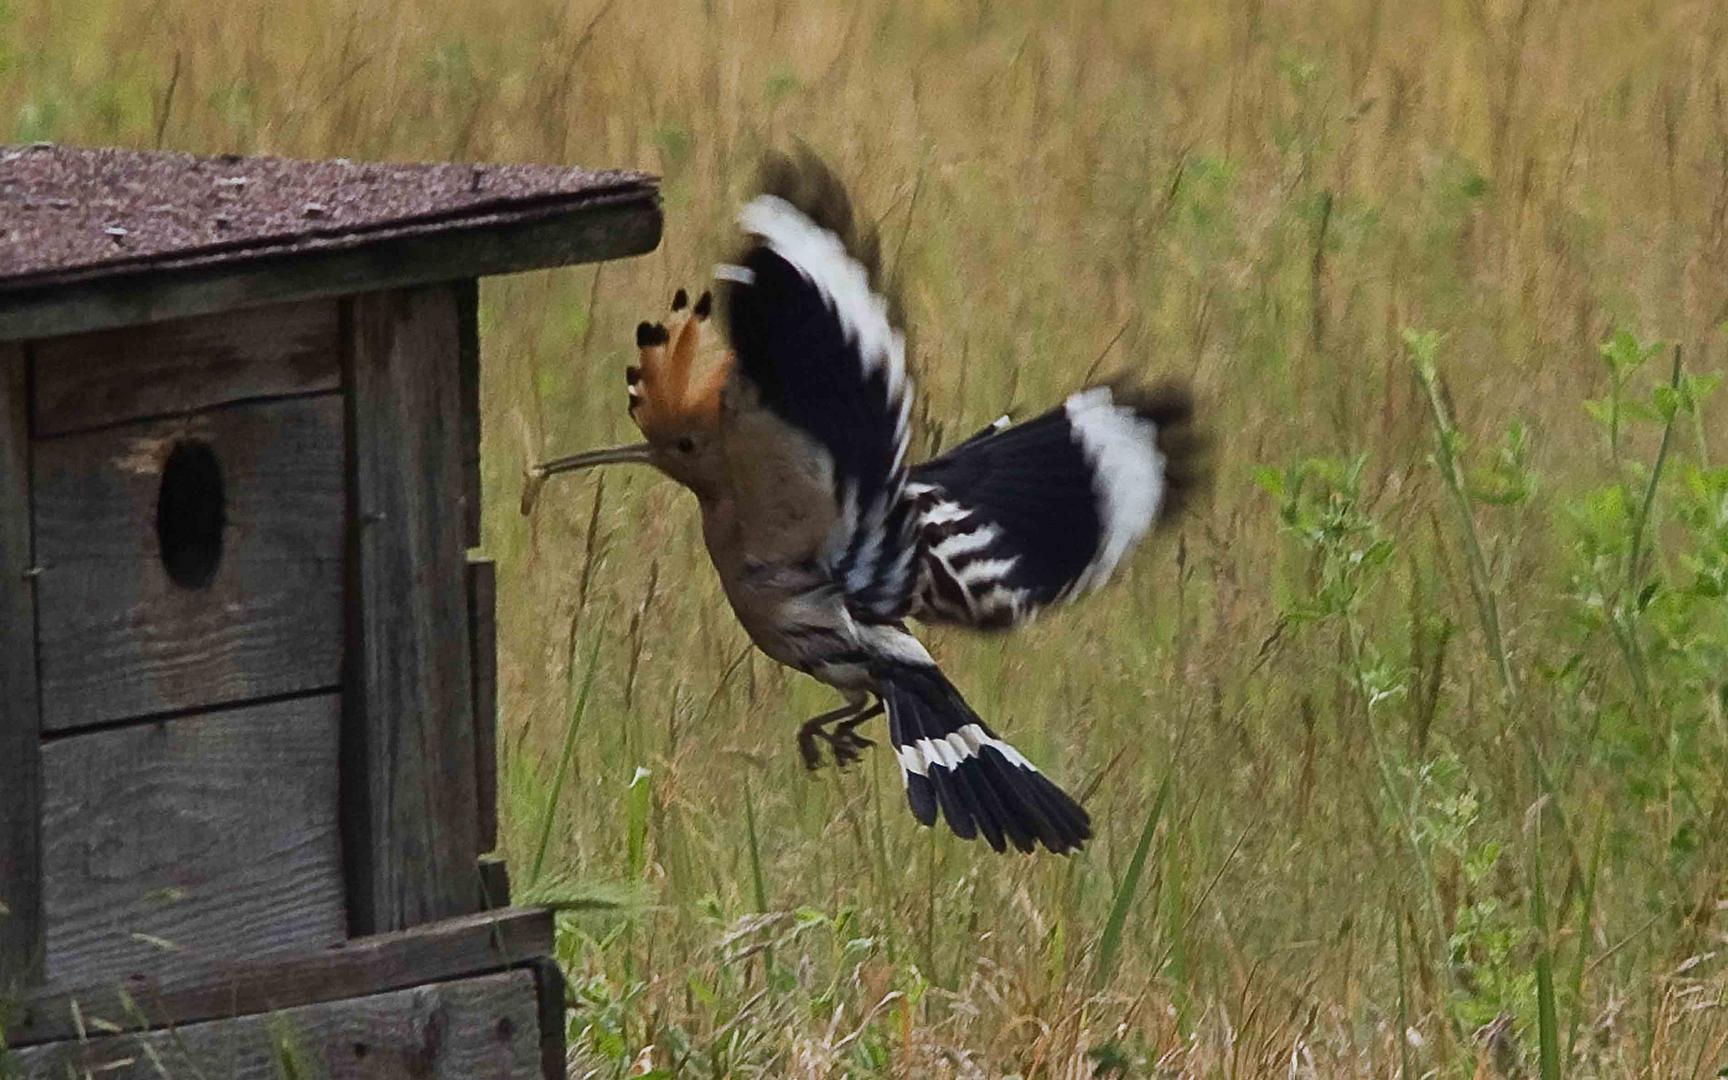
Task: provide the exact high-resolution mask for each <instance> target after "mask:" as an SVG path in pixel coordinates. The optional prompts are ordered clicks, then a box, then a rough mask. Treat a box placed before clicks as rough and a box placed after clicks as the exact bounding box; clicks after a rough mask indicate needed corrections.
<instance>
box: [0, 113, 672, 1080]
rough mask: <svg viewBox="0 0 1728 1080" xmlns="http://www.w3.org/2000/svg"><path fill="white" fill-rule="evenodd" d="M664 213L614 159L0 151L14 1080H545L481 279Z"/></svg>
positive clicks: (539, 962) (573, 250)
mask: <svg viewBox="0 0 1728 1080" xmlns="http://www.w3.org/2000/svg"><path fill="white" fill-rule="evenodd" d="M659 235H660V211H659V201H658V196H657V192H656V189H655V187H654V185H653V183H652V182H651V180H650V179H649V178H647V177H644V176H641V175H637V174H632V173H617V172H612V173H591V172H584V171H581V170H577V169H568V168H548V167H538V166H498V167H481V166H469V165H365V164H356V163H350V162H346V161H332V162H293V161H283V160H277V159H267V158H236V157H224V158H194V157H188V156H185V155H178V154H151V153H136V152H128V151H113V150H75V149H69V148H62V147H53V146H32V147H11V148H8V147H0V905H3V906H4V912H3V913H0V1028H3V1029H4V1032H5V1036H6V1039H5V1041H6V1044H7V1047H8V1048H7V1049H0V1075H7V1076H11V1075H14V1074H20V1075H24V1076H37V1075H41V1076H56V1077H59V1076H65V1075H68V1074H69V1073H73V1074H76V1075H84V1074H85V1071H86V1070H89V1071H91V1072H92V1073H94V1074H96V1075H101V1076H104V1077H115V1076H126V1077H131V1076H140V1077H142V1076H150V1077H155V1076H158V1075H161V1074H160V1073H159V1072H158V1071H157V1069H158V1064H160V1065H161V1067H162V1068H164V1069H166V1072H167V1075H171V1076H180V1075H187V1076H194V1075H197V1076H223V1077H275V1076H277V1075H278V1074H279V1071H280V1069H281V1068H283V1067H286V1066H285V1062H291V1063H292V1065H293V1066H294V1067H298V1068H302V1069H305V1070H307V1071H305V1072H300V1073H294V1075H327V1076H331V1077H347V1076H365V1077H409V1076H413V1077H433V1076H436V1077H450V1078H458V1077H461V1078H466V1077H530V1076H540V1075H542V1074H544V1075H546V1076H562V1075H563V1030H562V1029H563V1019H562V1017H563V988H562V983H561V982H560V980H559V978H558V975H557V968H556V967H555V966H554V965H553V964H552V963H551V961H550V960H549V959H547V957H548V954H549V953H550V952H551V948H552V923H551V916H550V914H549V913H547V912H544V911H532V910H524V909H517V908H510V907H508V906H507V905H508V903H509V901H508V898H507V895H505V894H506V893H507V891H508V886H507V884H506V882H505V878H504V876H503V875H502V874H501V873H500V872H499V871H500V870H501V869H502V867H501V864H497V863H495V862H490V861H488V860H487V859H485V858H483V857H484V856H486V855H487V854H488V853H489V852H491V851H492V850H493V849H494V848H495V847H496V813H495V805H494V803H495V786H496V785H495V780H494V775H495V774H494V765H495V762H494V751H493V746H494V739H493V732H494V726H495V721H496V717H495V702H494V682H495V680H494V672H495V660H494V655H493V600H492V597H493V579H492V566H491V564H490V563H488V562H485V561H477V560H471V559H469V558H468V552H469V550H470V549H471V548H473V547H475V546H476V545H478V544H479V541H480V534H479V526H480V490H479V477H480V471H479V457H480V454H479V449H480V441H479V427H480V425H479V408H478V385H479V355H480V351H479V341H478V330H477V327H476V320H475V296H476V280H477V279H478V278H479V277H481V276H483V275H486V274H497V273H505V272H509V271H516V270H527V269H534V268H540V267H549V266H557V265H562V264H568V263H578V262H591V261H595V260H601V259H610V258H616V257H620V256H625V255H632V254H637V253H639V252H644V251H648V250H650V249H652V248H653V247H654V246H655V244H656V243H658V240H659ZM170 1029H171V1030H170ZM127 1062H130V1064H125V1063H127ZM283 1075H287V1074H285V1073H284V1074H283Z"/></svg>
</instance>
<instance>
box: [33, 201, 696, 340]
mask: <svg viewBox="0 0 1728 1080" xmlns="http://www.w3.org/2000/svg"><path fill="white" fill-rule="evenodd" d="M662 227H663V219H662V215H661V210H660V196H659V190H658V188H657V187H656V186H655V185H654V184H652V183H651V182H646V181H645V182H642V183H640V184H638V185H635V186H633V187H627V188H621V189H614V190H611V191H607V192H604V193H602V194H598V195H596V194H593V193H589V194H586V195H584V196H582V197H580V198H578V199H574V200H571V199H558V198H553V199H548V200H546V201H545V202H544V203H540V204H537V205H534V206H530V207H525V206H523V205H522V204H520V203H517V204H515V205H512V206H509V207H506V208H500V209H499V210H497V211H496V212H492V213H481V214H473V213H468V214H463V215H457V216H455V217H450V216H444V217H432V218H425V217H423V218H417V219H413V220H410V221H405V222H397V223H393V224H392V225H390V226H386V227H382V228H379V229H373V230H366V231H360V232H350V233H344V234H340V235H337V236H332V237H328V238H316V239H314V240H313V241H312V242H311V243H308V242H307V238H305V237H303V236H302V237H299V238H296V240H295V242H294V243H293V244H292V245H287V244H284V245H279V246H273V245H262V246H259V247H254V248H247V249H245V250H244V251H242V252H240V253H238V254H237V253H236V252H234V251H232V250H222V251H215V252H212V251H209V250H201V251H195V252H190V253H188V254H187V255H186V256H183V257H180V258H175V259H165V260H155V261H151V262H148V263H145V264H141V265H138V266H127V267H123V268H120V269H116V268H114V267H113V266H108V267H106V268H96V267H92V268H88V269H86V270H83V271H68V272H66V273H63V274H56V275H53V276H52V277H50V278H47V279H38V280H34V281H31V282H30V283H29V284H28V285H27V286H25V287H22V288H9V289H5V290H3V291H0V341H20V340H30V339H34V338H48V337H60V336H63V335H66V334H75V333H82V332H85V331H89V330H106V329H114V328H117V327H123V326H133V325H138V324H141V323H149V322H158V321H161V320H164V319H173V318H184V317H187V316H192V315H207V314H212V313H214V312H219V311H228V310H234V309H237V308H245V307H256V306H260V305H263V304H272V303H280V302H284V301H289V300H306V299H313V298H315V297H319V296H340V295H344V294H348V293H356V292H372V291H376V290H380V289H391V288H402V287H406V286H412V285H424V284H431V283H433V282H438V281H454V280H461V279H464V278H478V277H488V276H491V275H494V274H508V273H516V272H519V271H524V270H542V269H548V268H551V267H556V266H569V265H575V264H579V263H589V262H600V261H604V260H607V259H617V258H623V257H626V256H630V255H640V254H644V253H646V252H649V251H652V250H654V248H656V247H658V246H659V243H660V236H661V231H662Z"/></svg>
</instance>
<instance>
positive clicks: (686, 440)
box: [678, 435, 696, 454]
mask: <svg viewBox="0 0 1728 1080" xmlns="http://www.w3.org/2000/svg"><path fill="white" fill-rule="evenodd" d="M694 449H696V440H695V439H692V438H691V437H690V436H688V435H686V436H684V437H683V438H682V439H679V440H678V452H679V453H680V454H688V453H689V452H690V451H692V450H694Z"/></svg>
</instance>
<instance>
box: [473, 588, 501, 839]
mask: <svg viewBox="0 0 1728 1080" xmlns="http://www.w3.org/2000/svg"><path fill="white" fill-rule="evenodd" d="M497 609H498V565H497V564H496V563H494V562H493V561H492V560H491V559H473V560H470V561H469V563H468V642H469V654H470V659H469V663H470V664H472V665H473V671H474V782H475V791H476V799H477V801H478V803H479V807H480V839H479V845H480V851H479V853H480V854H484V853H485V852H488V851H491V850H492V849H493V848H496V847H497V846H498V621H497Z"/></svg>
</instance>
